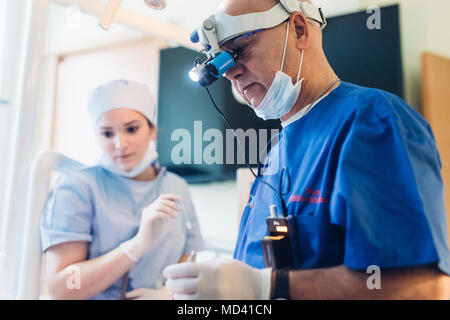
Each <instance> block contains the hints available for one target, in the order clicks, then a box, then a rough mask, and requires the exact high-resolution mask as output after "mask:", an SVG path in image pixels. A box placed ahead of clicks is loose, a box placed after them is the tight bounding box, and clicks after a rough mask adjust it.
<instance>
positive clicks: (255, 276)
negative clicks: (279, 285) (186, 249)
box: [163, 259, 272, 300]
mask: <svg viewBox="0 0 450 320" xmlns="http://www.w3.org/2000/svg"><path fill="white" fill-rule="evenodd" d="M163 275H164V276H165V277H166V278H167V279H168V280H167V282H166V287H167V288H168V289H169V290H170V291H172V292H173V293H174V299H175V300H194V299H198V300H268V299H270V287H271V275H272V269H271V268H267V269H261V270H260V269H255V268H252V267H250V266H249V265H247V264H245V263H243V262H241V261H238V260H231V259H216V260H212V261H208V262H185V263H179V264H173V265H170V266H168V267H166V268H165V269H164V271H163Z"/></svg>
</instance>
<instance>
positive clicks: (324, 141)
mask: <svg viewBox="0 0 450 320" xmlns="http://www.w3.org/2000/svg"><path fill="white" fill-rule="evenodd" d="M265 163H266V166H267V167H268V169H266V171H267V172H268V173H269V174H267V175H264V174H263V176H262V178H263V179H264V180H265V181H267V182H269V183H271V185H272V186H275V187H276V188H277V189H278V186H280V183H281V190H282V193H283V199H284V201H285V203H286V205H287V211H288V214H289V215H292V216H295V217H296V226H297V233H298V235H297V241H298V242H297V244H298V245H299V249H298V251H297V252H295V253H294V254H295V258H296V260H297V263H296V266H295V268H297V269H309V268H322V267H332V266H337V265H342V264H344V265H345V266H347V267H349V268H353V269H361V270H366V269H367V267H368V266H370V265H377V266H379V267H380V268H395V267H406V266H414V265H424V264H437V266H438V267H439V269H440V270H441V271H443V272H445V273H447V274H450V256H449V248H448V239H447V237H448V236H447V224H446V216H445V208H444V196H443V183H442V178H441V174H440V169H441V162H440V158H439V153H438V150H437V148H436V143H435V139H434V137H433V133H432V131H431V128H430V126H429V125H428V124H427V122H426V121H425V120H424V119H423V118H422V117H421V116H420V115H419V114H418V113H417V112H416V111H414V110H413V109H412V108H411V107H409V106H408V105H407V104H406V103H405V102H404V101H403V100H401V99H400V98H398V97H397V96H394V95H392V94H390V93H387V92H384V91H381V90H377V89H371V88H363V87H359V86H356V85H353V84H350V83H345V82H343V83H341V85H340V86H339V87H337V88H336V89H335V90H333V91H332V92H331V93H330V94H329V95H328V96H327V97H325V98H324V99H323V100H322V101H320V102H319V103H318V104H317V105H316V106H315V107H314V108H313V109H312V110H311V111H310V112H309V113H307V114H306V115H305V116H304V117H302V118H300V119H298V120H297V121H294V122H293V123H291V124H289V125H287V126H286V127H285V128H283V130H282V131H281V132H280V134H279V136H278V144H277V145H276V146H274V147H273V148H272V150H271V151H270V152H269V155H268V157H267V160H266V161H265ZM283 169H284V170H283ZM280 181H281V182H280ZM271 204H275V205H277V208H278V212H279V213H280V212H281V202H280V198H279V196H277V195H276V194H275V193H274V191H272V190H271V189H270V188H269V187H268V186H266V185H264V184H262V183H261V182H260V181H258V180H256V181H255V182H254V184H253V186H252V188H251V191H250V199H249V203H248V204H247V206H246V208H245V210H244V213H243V216H242V220H241V225H240V231H239V237H238V240H237V243H236V248H235V253H234V257H235V258H237V259H239V260H242V261H244V262H246V263H247V264H249V265H251V266H253V267H256V268H263V267H264V259H263V253H262V246H261V239H263V237H264V236H266V235H267V234H268V232H267V226H266V218H267V217H269V215H270V213H269V205H271Z"/></svg>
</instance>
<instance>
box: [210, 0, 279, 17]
mask: <svg viewBox="0 0 450 320" xmlns="http://www.w3.org/2000/svg"><path fill="white" fill-rule="evenodd" d="M278 2H279V1H278V0H224V1H222V2H221V3H220V6H219V8H218V9H219V11H223V12H225V13H227V14H229V15H231V16H238V15H242V14H247V13H253V12H262V11H266V10H269V9H270V8H272V7H273V6H274V5H276V4H277V3H278Z"/></svg>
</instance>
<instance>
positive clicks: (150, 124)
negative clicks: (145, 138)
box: [147, 119, 155, 129]
mask: <svg viewBox="0 0 450 320" xmlns="http://www.w3.org/2000/svg"><path fill="white" fill-rule="evenodd" d="M147 122H148V127H149V128H150V129H153V128H154V127H155V126H154V125H153V124H152V123H151V122H150V120H148V119H147Z"/></svg>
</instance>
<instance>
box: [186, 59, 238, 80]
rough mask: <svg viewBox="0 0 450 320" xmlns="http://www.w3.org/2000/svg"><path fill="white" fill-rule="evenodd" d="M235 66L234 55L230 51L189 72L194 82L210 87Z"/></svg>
mask: <svg viewBox="0 0 450 320" xmlns="http://www.w3.org/2000/svg"><path fill="white" fill-rule="evenodd" d="M234 64H235V63H234V57H233V56H232V54H231V53H230V52H228V51H223V52H221V53H220V54H219V55H218V56H217V57H215V58H214V59H213V60H211V61H209V62H206V63H203V64H198V65H196V66H195V67H193V68H192V69H191V71H189V77H190V78H191V79H192V81H195V82H198V83H200V85H201V86H202V87H208V86H210V85H211V84H212V83H213V82H215V81H216V80H217V79H219V78H220V77H222V75H223V74H224V73H225V72H227V71H228V70H229V69H231V68H232V67H234Z"/></svg>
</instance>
